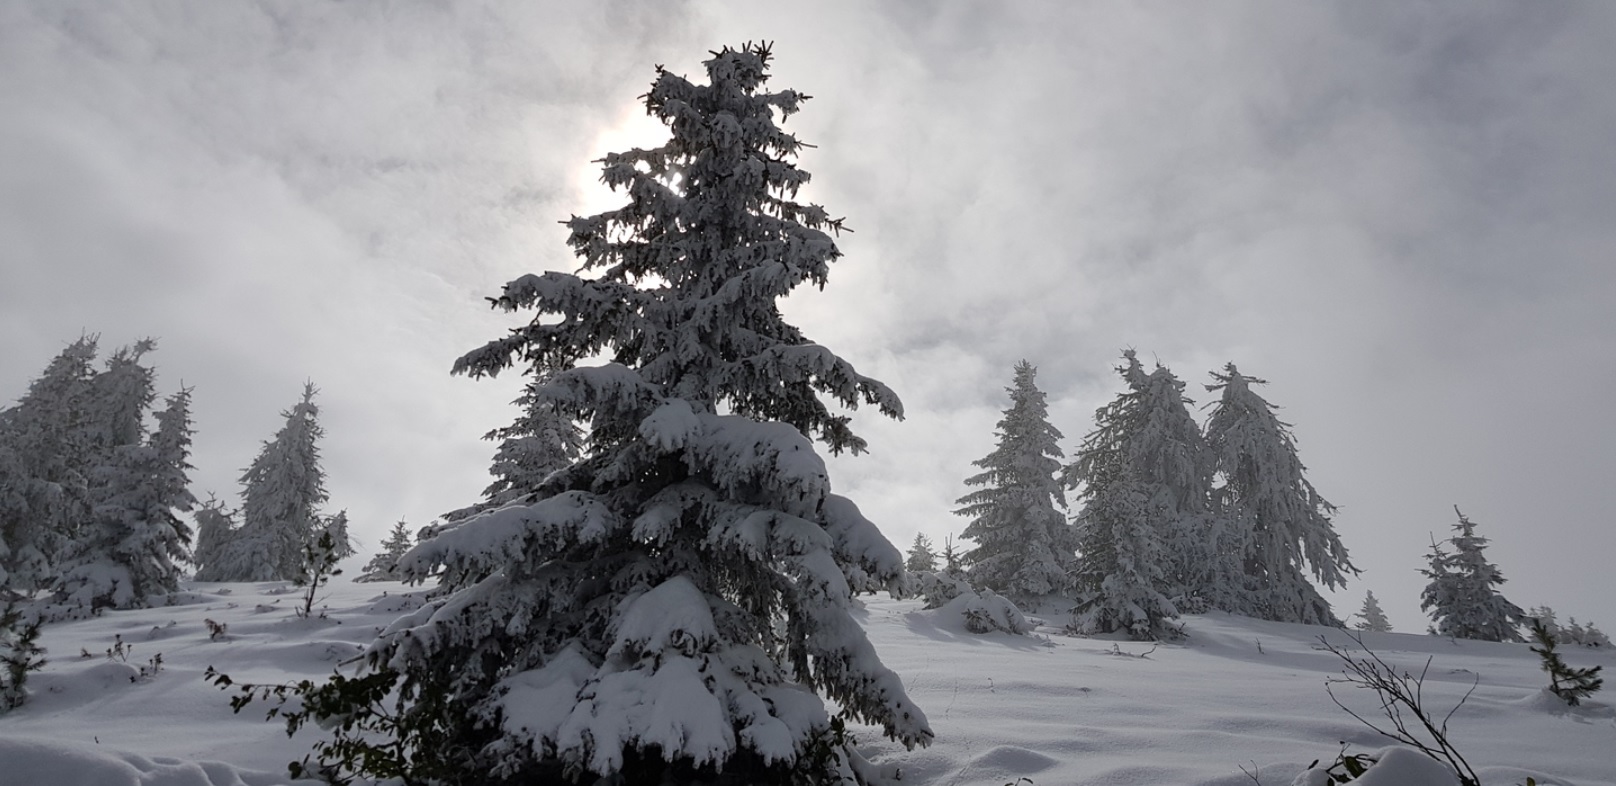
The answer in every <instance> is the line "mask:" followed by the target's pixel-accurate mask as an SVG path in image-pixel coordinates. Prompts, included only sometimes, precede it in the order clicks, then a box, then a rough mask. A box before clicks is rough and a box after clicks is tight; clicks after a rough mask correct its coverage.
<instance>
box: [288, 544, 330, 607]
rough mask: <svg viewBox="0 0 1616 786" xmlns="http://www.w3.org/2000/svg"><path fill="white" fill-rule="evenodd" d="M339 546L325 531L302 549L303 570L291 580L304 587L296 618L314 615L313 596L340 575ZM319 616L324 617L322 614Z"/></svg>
mask: <svg viewBox="0 0 1616 786" xmlns="http://www.w3.org/2000/svg"><path fill="white" fill-rule="evenodd" d="M340 553H341V545H340V544H338V543H337V539H336V538H335V537H334V536H333V535H332V534H331V530H329V529H327V530H324V531H322V532H321V533H320V537H319V538H318V539H317V540H315V541H314V542H313V543H309V544H307V545H305V546H304V547H303V570H302V572H300V573H299V574H298V575H297V578H296V579H295V580H293V582H292V583H293V584H296V585H297V586H299V587H305V588H306V589H304V590H303V606H302V608H299V609H298V610H297V616H299V617H302V618H304V619H307V618H308V617H309V616H311V615H312V614H313V613H314V601H315V595H316V593H318V592H319V591H320V588H321V587H324V586H325V585H326V584H327V583H328V582H330V581H331V577H332V576H340V575H342V571H341V570H339V569H338V568H337V560H338V559H341V557H340V556H339V554H340ZM321 616H324V615H323V614H322V615H321Z"/></svg>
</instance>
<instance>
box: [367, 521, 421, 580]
mask: <svg viewBox="0 0 1616 786" xmlns="http://www.w3.org/2000/svg"><path fill="white" fill-rule="evenodd" d="M414 545H415V538H413V537H411V535H410V530H409V528H408V526H406V525H405V523H404V520H403V519H399V521H398V523H397V524H394V525H393V531H392V533H391V534H389V535H388V536H387V540H384V541H382V550H381V551H380V552H379V553H377V554H376V556H374V557H371V558H370V562H367V563H365V570H364V572H363V573H361V574H359V577H358V578H356V579H354V581H403V580H404V574H403V573H401V572H400V571H399V569H398V562H399V560H400V559H401V558H402V557H403V556H404V553H405V552H407V551H409V550H410V547H411V546H414Z"/></svg>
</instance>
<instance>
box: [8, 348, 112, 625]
mask: <svg viewBox="0 0 1616 786" xmlns="http://www.w3.org/2000/svg"><path fill="white" fill-rule="evenodd" d="M96 341H97V339H96V337H95V336H93V335H91V336H84V337H81V338H80V339H79V340H77V341H75V342H73V343H72V344H69V345H68V346H67V348H65V349H63V350H62V351H61V353H60V354H58V355H57V356H56V357H55V358H54V359H52V360H51V362H50V364H49V365H47V366H46V367H45V370H44V372H43V373H41V374H40V376H39V378H38V379H35V380H34V381H33V382H32V383H30V384H29V386H28V392H27V393H26V394H25V395H24V396H23V397H22V398H21V399H19V400H18V402H17V404H16V405H14V406H12V407H9V408H7V409H5V410H3V411H0V587H4V588H5V589H6V590H7V591H9V592H14V593H20V594H32V593H34V592H37V591H39V590H41V589H45V588H46V587H49V586H50V585H51V584H52V583H53V582H54V581H55V579H56V573H57V567H56V559H57V557H58V555H59V553H60V552H61V551H62V549H63V548H65V547H66V545H67V544H68V543H71V542H72V541H73V537H74V535H75V534H76V533H77V531H78V528H79V526H80V525H81V524H83V523H84V522H85V521H86V520H88V518H89V515H90V494H89V474H90V464H91V460H90V455H89V454H90V450H89V442H88V438H87V428H86V425H87V423H88V422H89V415H88V410H89V406H90V387H91V381H92V380H93V379H94V377H95V369H94V367H93V364H94V362H95V356H96Z"/></svg>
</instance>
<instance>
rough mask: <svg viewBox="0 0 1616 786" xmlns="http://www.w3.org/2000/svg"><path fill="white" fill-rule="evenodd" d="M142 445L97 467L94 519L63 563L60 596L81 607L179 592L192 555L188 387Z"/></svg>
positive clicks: (142, 602) (141, 602)
mask: <svg viewBox="0 0 1616 786" xmlns="http://www.w3.org/2000/svg"><path fill="white" fill-rule="evenodd" d="M165 404H166V405H165V407H164V409H163V410H162V411H160V412H158V413H157V430H156V431H155V432H153V433H152V434H151V436H150V438H149V439H148V440H147V441H146V444H144V445H139V444H137V445H119V446H117V448H116V449H115V450H114V452H113V455H112V457H111V460H110V461H108V462H107V463H105V464H103V465H102V466H100V467H98V468H97V469H96V470H95V478H94V486H93V488H94V489H95V491H96V493H95V496H96V498H97V500H98V501H97V504H96V505H95V508H94V510H93V519H92V520H91V523H90V525H89V526H88V527H87V528H86V529H85V532H84V533H83V535H82V536H81V537H80V539H79V540H78V541H77V542H75V543H74V545H73V548H72V549H71V550H70V551H69V556H68V557H67V559H65V560H64V569H63V575H62V579H61V587H60V589H59V590H58V594H59V595H60V597H61V598H62V599H63V600H65V601H66V602H68V603H70V604H73V605H76V606H78V607H80V608H81V609H85V610H88V611H95V610H97V609H101V608H115V609H128V608H139V607H143V606H146V605H148V602H149V601H148V599H149V598H150V597H152V596H153V595H161V594H167V593H170V592H173V591H174V590H176V589H178V588H179V579H180V574H181V569H180V563H182V562H184V561H185V560H186V559H188V558H189V557H190V543H191V528H190V526H188V525H187V524H186V523H185V522H184V521H182V520H181V519H180V517H179V515H178V512H184V511H189V510H191V506H192V505H194V504H195V503H196V498H195V497H193V496H191V492H190V488H189V487H190V479H189V472H190V470H191V469H192V467H191V464H190V460H189V459H190V454H191V435H192V433H193V432H192V428H191V390H190V388H182V389H181V390H180V391H179V392H178V393H175V394H174V395H172V396H170V397H169V398H168V399H167V401H166V403H165Z"/></svg>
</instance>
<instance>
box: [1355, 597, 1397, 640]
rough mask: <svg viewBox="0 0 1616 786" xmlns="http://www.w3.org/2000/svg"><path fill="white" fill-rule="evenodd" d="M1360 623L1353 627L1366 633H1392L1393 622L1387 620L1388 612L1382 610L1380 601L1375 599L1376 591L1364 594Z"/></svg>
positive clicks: (1359, 617)
mask: <svg viewBox="0 0 1616 786" xmlns="http://www.w3.org/2000/svg"><path fill="white" fill-rule="evenodd" d="M1357 617H1358V622H1357V623H1355V624H1354V625H1353V627H1355V628H1357V629H1358V630H1361V631H1364V632H1365V633H1390V632H1391V631H1392V623H1391V620H1388V619H1386V612H1385V611H1382V610H1381V608H1380V601H1378V600H1376V599H1375V592H1374V590H1370V591H1368V592H1366V593H1364V599H1363V608H1362V609H1359V610H1358V614H1357Z"/></svg>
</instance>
